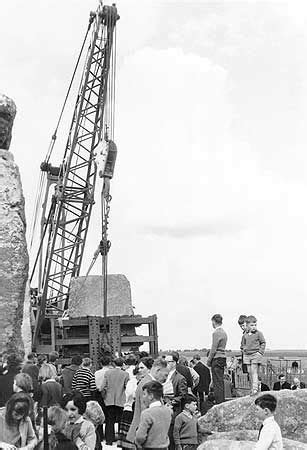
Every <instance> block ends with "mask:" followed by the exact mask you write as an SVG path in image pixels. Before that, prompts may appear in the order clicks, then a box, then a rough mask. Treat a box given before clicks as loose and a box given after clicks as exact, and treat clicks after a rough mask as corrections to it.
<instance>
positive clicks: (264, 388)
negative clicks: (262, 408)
mask: <svg viewBox="0 0 307 450" xmlns="http://www.w3.org/2000/svg"><path fill="white" fill-rule="evenodd" d="M260 390H261V392H264V391H270V388H269V386H268V385H267V384H265V383H261V388H260Z"/></svg>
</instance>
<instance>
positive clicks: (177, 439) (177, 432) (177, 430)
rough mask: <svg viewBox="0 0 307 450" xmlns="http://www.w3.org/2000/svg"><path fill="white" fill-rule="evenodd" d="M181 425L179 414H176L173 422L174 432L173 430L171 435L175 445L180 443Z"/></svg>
mask: <svg viewBox="0 0 307 450" xmlns="http://www.w3.org/2000/svg"><path fill="white" fill-rule="evenodd" d="M181 426H182V418H181V416H180V415H179V416H177V417H176V419H175V423H174V432H173V436H174V441H175V445H180V429H181Z"/></svg>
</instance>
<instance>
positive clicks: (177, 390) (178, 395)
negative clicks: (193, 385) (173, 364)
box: [171, 370, 188, 422]
mask: <svg viewBox="0 0 307 450" xmlns="http://www.w3.org/2000/svg"><path fill="white" fill-rule="evenodd" d="M171 381H172V385H173V389H174V398H173V399H172V405H173V417H172V422H173V421H174V420H175V417H176V416H177V415H178V414H179V413H181V411H182V399H183V397H184V396H185V395H186V394H187V393H188V386H187V380H186V379H185V378H184V376H183V375H181V374H180V373H179V372H177V370H175V372H174V373H173V375H172V377H171Z"/></svg>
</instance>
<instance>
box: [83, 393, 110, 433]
mask: <svg viewBox="0 0 307 450" xmlns="http://www.w3.org/2000/svg"><path fill="white" fill-rule="evenodd" d="M84 417H85V418H86V419H87V420H89V421H90V422H92V423H93V424H94V426H95V428H96V427H98V425H101V424H102V423H103V422H104V419H105V416H104V413H103V411H102V408H101V406H100V405H99V403H98V402H95V401H94V400H90V401H89V402H87V403H86V410H85V413H84Z"/></svg>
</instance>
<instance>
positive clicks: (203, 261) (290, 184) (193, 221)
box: [0, 0, 307, 349]
mask: <svg viewBox="0 0 307 450" xmlns="http://www.w3.org/2000/svg"><path fill="white" fill-rule="evenodd" d="M96 6H97V2H96V0H82V1H81V0H65V1H61V0H27V1H24V0H20V1H17V0H10V2H4V1H1V3H0V16H1V28H0V55H1V65H0V90H1V91H2V92H3V93H4V94H6V95H8V96H10V97H11V98H13V99H14V100H15V102H16V104H17V108H18V113H17V117H16V121H15V125H14V133H13V140H12V144H11V151H12V152H13V153H14V155H15V160H16V162H17V164H18V165H19V167H20V171H21V176H22V181H23V189H24V195H25V200H26V212H27V218H28V226H29V225H30V223H31V217H32V214H33V203H34V197H35V192H36V187H37V181H38V176H39V164H40V162H41V161H42V160H43V159H44V157H45V154H46V152H47V147H48V144H49V140H50V137H51V135H52V133H53V130H54V127H55V124H56V121H57V118H58V114H59V111H60V108H61V106H62V103H63V100H64V97H65V94H66V90H67V87H68V83H69V80H70V77H71V75H72V71H73V68H74V65H75V62H76V58H77V55H78V53H79V50H80V47H81V42H82V39H83V36H84V33H85V29H86V26H87V21H88V17H89V12H90V10H95V9H96ZM117 6H118V10H119V14H120V16H121V19H120V21H119V22H118V26H117V52H118V65H117V78H116V84H117V105H116V118H115V120H116V122H115V141H116V143H117V145H118V160H117V165H116V174H115V176H114V179H113V181H112V194H113V200H112V210H111V219H110V239H111V241H112V248H111V251H110V258H109V259H110V272H111V273H122V274H125V275H126V276H127V277H128V279H129V280H130V282H131V288H132V298H133V305H134V306H135V311H136V313H139V314H142V315H147V314H153V313H157V315H158V326H159V347H160V348H164V349H165V348H202V347H208V346H209V345H210V343H211V333H212V329H211V323H210V318H211V316H212V315H213V314H214V313H221V314H222V315H223V317H224V327H225V329H226V331H227V332H228V336H229V345H228V348H238V346H239V342H240V330H239V328H238V326H237V318H238V316H239V314H242V313H245V314H251V313H252V314H254V315H256V317H257V318H258V322H259V329H260V330H262V331H263V333H264V335H265V337H266V339H267V347H268V348H271V349H278V348H306V341H307V338H306V333H305V330H306V313H307V301H306V296H307V277H306V269H307V237H306V236H307V151H306V149H307V132H306V130H307V126H306V124H307V3H306V2H305V1H304V0H302V1H301V2H299V1H295V0H288V1H284V2H279V1H271V2H267V1H247V0H246V1H231V0H229V1H205V0H203V1H193V0H189V1H182V0H181V1H180V0H177V1H171V0H164V1H158V0H152V1H149V0H148V1H145V0H142V1H141V2H140V1H139V0H138V1H134V0H129V1H127V0H121V1H118V2H117ZM71 115H72V109H70V110H69V111H68V113H67V117H68V118H70V117H71ZM60 133H61V135H62V139H63V142H65V140H66V137H67V133H68V129H67V126H63V127H62V129H60ZM56 151H57V153H56V155H55V157H54V159H53V160H52V163H53V164H57V163H59V161H60V159H61V156H62V154H63V152H64V146H63V145H61V138H60V139H59V145H58V147H57V150H56ZM97 195H98V192H97ZM97 205H98V203H97ZM91 227H92V232H91V233H90V235H89V240H88V246H87V252H86V257H85V261H84V263H85V264H84V272H85V271H86V270H87V266H88V263H89V260H90V259H91V257H92V255H93V252H94V250H95V248H96V247H97V244H98V242H99V240H100V236H99V210H98V208H96V211H95V214H93V220H92V224H91ZM99 270H100V265H97V267H95V268H94V270H93V274H94V273H99Z"/></svg>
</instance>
